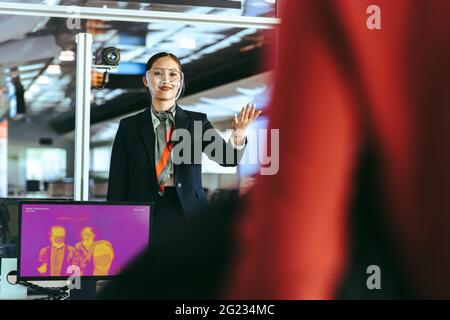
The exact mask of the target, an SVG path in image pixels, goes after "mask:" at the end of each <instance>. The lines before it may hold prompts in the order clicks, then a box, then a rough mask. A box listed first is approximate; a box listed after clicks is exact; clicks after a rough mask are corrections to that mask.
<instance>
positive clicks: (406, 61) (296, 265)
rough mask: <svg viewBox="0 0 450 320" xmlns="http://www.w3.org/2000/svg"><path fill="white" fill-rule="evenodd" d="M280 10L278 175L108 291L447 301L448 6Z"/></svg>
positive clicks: (426, 1)
mask: <svg viewBox="0 0 450 320" xmlns="http://www.w3.org/2000/svg"><path fill="white" fill-rule="evenodd" d="M283 4H284V6H283V7H282V8H281V9H282V10H281V18H282V19H283V20H282V25H281V29H280V32H279V38H278V39H277V41H278V44H279V51H278V56H277V57H276V60H277V66H276V76H275V90H274V96H273V103H272V105H271V106H270V108H269V110H268V116H269V129H271V128H275V129H278V128H279V129H280V146H279V147H280V148H279V149H280V169H279V172H278V174H277V175H274V176H260V177H258V179H257V183H256V185H255V187H254V188H253V189H252V190H251V191H250V192H249V193H248V194H247V195H246V196H245V197H244V199H241V203H240V204H239V205H238V206H236V205H231V204H232V203H234V204H235V203H236V202H233V201H231V202H227V203H228V204H230V205H228V206H225V205H222V206H219V207H215V209H216V210H215V211H213V210H212V209H211V212H212V213H214V214H211V215H209V216H208V215H201V216H200V217H201V218H202V219H203V220H204V221H202V223H197V224H195V225H193V227H187V228H185V229H183V231H182V232H178V233H177V235H178V236H177V238H175V237H174V238H172V239H171V240H170V241H167V242H165V243H162V242H160V243H158V244H155V243H154V244H153V246H154V248H153V249H154V250H151V251H150V252H149V253H147V254H146V255H145V256H144V257H141V259H140V260H139V261H137V262H136V264H135V265H134V266H132V267H131V268H130V269H129V271H128V272H127V273H125V274H124V275H123V276H122V278H121V280H120V281H119V282H118V283H117V284H116V286H115V287H111V288H110V290H109V291H106V293H105V295H104V296H103V297H106V298H117V297H120V296H122V297H124V296H125V292H126V293H127V294H129V293H130V292H133V293H132V295H133V297H135V298H136V297H138V298H172V299H175V298H217V297H225V298H232V299H333V298H371V297H374V298H377V297H381V298H450V275H449V274H448V270H450V254H449V252H450V233H449V232H448V231H447V228H448V226H449V225H450V200H449V199H448V195H447V193H448V190H450V170H448V169H447V165H448V163H450V139H448V138H447V137H449V136H450V126H448V123H447V122H448V119H450V108H449V106H450V91H449V90H448V79H447V75H448V74H450V59H449V58H448V57H449V56H450V41H449V40H450V39H449V38H450V20H449V19H448V17H447V15H448V13H447V12H448V10H449V9H450V2H447V1H439V0H397V1H387V0H385V1H384V0H374V1H372V0H371V1H366V0H295V1H294V0H292V1H286V2H283ZM371 5H378V6H379V8H380V9H381V29H380V30H377V29H375V30H371V29H369V28H368V27H367V19H368V18H369V17H370V14H367V12H366V10H367V8H368V7H369V6H371ZM268 149H270V146H268ZM221 211H222V214H221V213H220V212H221ZM236 212H237V214H236ZM207 219H209V221H208V220H207ZM196 228H197V229H199V228H200V229H205V230H208V233H204V232H199V231H198V230H197V231H196V230H195V229H196ZM233 228H235V231H236V233H235V234H234V235H232V234H230V232H231V230H233ZM194 235H197V238H195V237H194ZM186 240H188V241H186ZM199 244H201V245H199ZM233 250H234V254H232V253H231V252H233ZM194 257H196V258H195V259H194ZM198 257H200V258H201V259H198ZM156 262H158V263H159V266H158V264H157V263H156ZM373 264H374V265H379V266H380V269H381V288H382V289H381V290H372V291H370V290H369V289H368V288H367V287H366V280H367V278H368V277H369V274H367V273H366V270H367V267H368V266H370V265H373ZM161 266H164V268H163V267H161ZM127 281H128V282H127ZM128 289H129V290H128ZM375 292H378V293H375Z"/></svg>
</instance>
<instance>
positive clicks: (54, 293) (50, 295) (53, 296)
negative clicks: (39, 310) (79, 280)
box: [18, 280, 69, 300]
mask: <svg viewBox="0 0 450 320" xmlns="http://www.w3.org/2000/svg"><path fill="white" fill-rule="evenodd" d="M18 284H20V285H23V286H25V287H27V288H31V289H33V290H35V291H37V292H41V293H43V294H46V295H47V299H45V298H44V300H66V299H67V298H68V297H69V293H68V292H67V290H68V289H69V288H68V287H67V286H65V287H61V288H60V289H53V288H52V289H49V288H45V287H41V286H38V285H36V284H34V283H31V282H28V281H24V280H19V281H18Z"/></svg>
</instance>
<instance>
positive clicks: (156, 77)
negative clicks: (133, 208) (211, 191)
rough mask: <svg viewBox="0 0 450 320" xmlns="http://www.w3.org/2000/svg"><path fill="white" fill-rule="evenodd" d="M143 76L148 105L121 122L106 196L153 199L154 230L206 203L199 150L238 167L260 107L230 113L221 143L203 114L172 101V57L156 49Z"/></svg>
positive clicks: (176, 68) (178, 80) (176, 88)
mask: <svg viewBox="0 0 450 320" xmlns="http://www.w3.org/2000/svg"><path fill="white" fill-rule="evenodd" d="M142 79H143V83H144V85H145V86H146V87H147V88H148V90H149V93H150V96H151V105H150V106H149V107H147V108H146V109H145V110H144V111H143V112H141V113H139V114H136V115H133V116H130V117H127V118H124V119H122V120H121V121H120V125H119V129H118V131H117V134H116V137H115V140H114V144H113V149H112V155H111V165H110V172H109V183H108V195H107V200H108V201H145V202H154V203H155V209H154V211H153V218H152V225H153V230H154V231H156V232H158V231H160V230H164V228H165V226H170V225H172V224H173V223H176V222H180V221H183V220H184V219H185V217H189V216H191V215H192V214H193V213H194V212H196V211H199V210H200V209H201V208H202V207H204V206H205V205H206V196H205V192H204V190H203V187H202V175H201V153H202V152H204V153H205V154H207V156H208V157H210V158H211V159H212V160H214V161H216V162H217V163H218V164H220V165H222V166H237V165H238V163H239V162H240V160H241V158H242V156H243V154H244V151H245V146H246V144H247V139H246V132H245V131H246V128H247V127H248V125H249V124H250V123H251V122H252V121H254V120H255V119H256V118H257V117H258V116H259V114H260V113H261V111H256V110H255V106H254V105H250V104H248V105H247V106H246V107H243V108H242V110H241V112H240V113H239V115H236V114H235V115H234V118H233V123H232V126H233V132H232V136H231V138H230V140H229V141H228V142H225V141H224V140H223V138H222V137H221V136H220V135H219V134H218V132H217V131H216V130H215V129H214V127H213V126H212V125H211V123H210V122H209V120H208V119H207V117H206V115H205V114H203V113H198V112H191V111H186V110H183V109H182V108H180V107H179V106H178V105H177V103H176V101H177V100H178V98H179V97H180V96H181V94H182V93H183V90H184V75H183V72H182V68H181V63H180V61H179V59H178V58H177V57H176V56H175V55H173V54H170V53H167V52H161V53H158V54H155V55H154V56H152V57H151V58H150V59H149V60H148V62H147V65H146V73H145V75H144V76H143V78H142ZM210 143H213V145H214V146H215V148H211V146H210ZM227 155H228V157H227ZM230 155H231V156H230Z"/></svg>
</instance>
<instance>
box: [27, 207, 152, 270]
mask: <svg viewBox="0 0 450 320" xmlns="http://www.w3.org/2000/svg"><path fill="white" fill-rule="evenodd" d="M149 230H150V208H149V206H132V205H89V204H23V205H22V222H21V248H20V276H21V277H36V278H38V277H69V276H71V275H73V274H74V270H75V271H76V272H78V273H79V275H81V276H112V275H116V274H118V273H119V272H120V271H121V270H123V269H124V268H125V267H126V266H127V265H128V264H129V263H130V262H131V261H132V260H133V259H134V258H135V257H136V256H137V255H138V254H139V253H141V252H142V251H143V250H145V248H146V247H147V246H148V241H149V237H150V234H149Z"/></svg>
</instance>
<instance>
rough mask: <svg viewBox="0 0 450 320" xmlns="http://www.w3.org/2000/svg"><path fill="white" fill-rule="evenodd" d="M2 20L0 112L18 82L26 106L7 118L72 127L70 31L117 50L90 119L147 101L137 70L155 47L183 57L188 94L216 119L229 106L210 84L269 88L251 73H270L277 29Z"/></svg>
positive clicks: (255, 1)
mask: <svg viewBox="0 0 450 320" xmlns="http://www.w3.org/2000/svg"><path fill="white" fill-rule="evenodd" d="M1 2H5V1H0V3H1ZM8 2H11V1H8ZM16 2H28V3H37V4H60V5H79V6H89V7H103V6H107V7H108V8H120V9H135V10H153V11H161V12H163V11H164V12H179V13H180V12H181V13H187V14H214V15H226V16H249V17H275V14H276V13H275V7H276V3H275V1H271V0H247V1H231V0H229V1H226V0H216V1H206V0H205V1H201V0H200V1H199V0H183V1H171V0H157V1H134V2H123V1H16ZM11 26H14V28H12V27H11ZM0 28H1V29H2V30H8V32H2V34H1V35H0V66H1V67H0V68H1V72H0V86H1V98H2V101H1V104H2V106H1V109H0V116H3V117H7V116H8V111H9V110H8V109H9V105H8V104H9V102H10V101H9V100H10V97H9V93H10V88H11V87H12V84H14V86H15V88H14V89H15V90H16V91H17V89H18V90H19V91H20V90H23V95H24V102H25V106H26V112H25V114H24V115H21V114H20V112H19V115H18V116H16V117H13V119H11V122H10V123H11V124H12V125H13V123H14V121H16V122H21V121H25V120H24V119H27V118H28V121H30V118H31V119H32V118H33V117H36V118H39V119H43V118H45V121H47V122H48V125H50V127H51V128H52V129H53V130H55V131H56V132H57V133H58V134H67V133H70V132H72V131H73V130H74V120H75V113H74V107H75V77H76V74H75V63H76V61H75V52H76V45H75V41H74V39H75V35H76V34H77V33H78V32H89V33H92V34H93V39H94V42H93V49H94V50H98V49H100V48H104V47H109V46H113V47H117V48H119V49H120V50H121V52H120V53H121V64H120V66H119V69H118V71H117V72H115V73H111V76H110V82H109V83H108V84H106V86H105V89H103V90H93V93H92V98H91V103H92V104H91V105H92V113H91V123H92V124H95V123H102V122H105V121H108V120H110V119H117V118H119V117H121V116H124V115H126V114H129V113H132V112H135V111H138V110H140V109H142V108H144V107H145V106H146V105H147V103H148V100H147V96H146V94H145V90H144V88H143V86H142V83H141V76H142V73H143V72H142V70H143V68H144V67H145V63H146V61H147V59H148V58H149V57H150V56H151V55H152V54H154V53H156V52H159V51H170V52H173V53H175V54H176V55H177V56H179V57H180V59H181V62H182V64H183V71H184V73H185V77H186V93H185V100H187V101H189V104H190V108H191V109H192V110H196V109H195V108H196V106H197V104H198V102H201V104H198V105H199V108H200V109H201V111H202V112H205V111H206V110H207V112H208V114H209V115H210V117H212V118H213V119H214V117H216V118H221V117H226V115H227V114H228V113H229V116H230V117H231V115H232V114H233V110H231V109H232V108H231V109H230V106H228V105H223V107H222V106H220V104H218V103H217V101H215V102H214V101H213V100H211V99H209V100H208V99H207V98H206V99H205V98H203V99H202V97H201V96H198V95H199V93H201V92H204V91H206V90H207V91H208V92H210V93H211V90H214V89H215V88H220V87H223V86H226V85H230V84H232V83H236V82H239V84H240V89H239V90H238V91H239V92H244V93H248V90H256V92H257V93H258V94H259V93H261V94H262V95H267V93H264V92H262V91H264V90H261V88H263V89H267V87H268V84H267V85H266V86H265V87H264V84H262V85H260V86H259V87H258V88H256V89H255V87H254V82H255V81H254V79H255V78H254V77H255V76H257V75H261V74H263V76H262V77H260V79H268V77H267V76H264V75H267V73H264V72H266V71H269V70H271V69H272V65H271V63H267V62H266V63H264V64H263V63H262V61H264V60H267V59H266V58H267V57H268V54H269V53H270V52H271V51H272V50H273V48H274V45H275V31H274V30H259V29H256V28H233V27H227V26H222V25H207V24H183V23H173V22H172V23H164V22H151V23H135V22H118V21H100V20H81V23H80V29H69V28H68V24H67V19H64V18H48V17H32V16H11V15H0ZM243 79H250V80H249V82H248V83H250V84H252V85H253V87H252V85H251V86H250V87H249V88H246V81H245V80H243ZM252 79H253V80H252ZM252 81H253V82H252ZM258 81H259V82H258ZM267 81H269V80H267ZM257 82H258V83H260V80H257ZM246 90H247V91H246ZM258 90H259V91H258ZM210 96H211V94H210ZM212 96H214V94H212ZM190 97H198V100H197V101H196V100H193V99H189V98H190ZM208 103H209V104H210V105H209V106H208ZM233 107H236V108H238V107H239V106H233ZM200 109H199V110H200ZM19 111H20V110H19Z"/></svg>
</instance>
